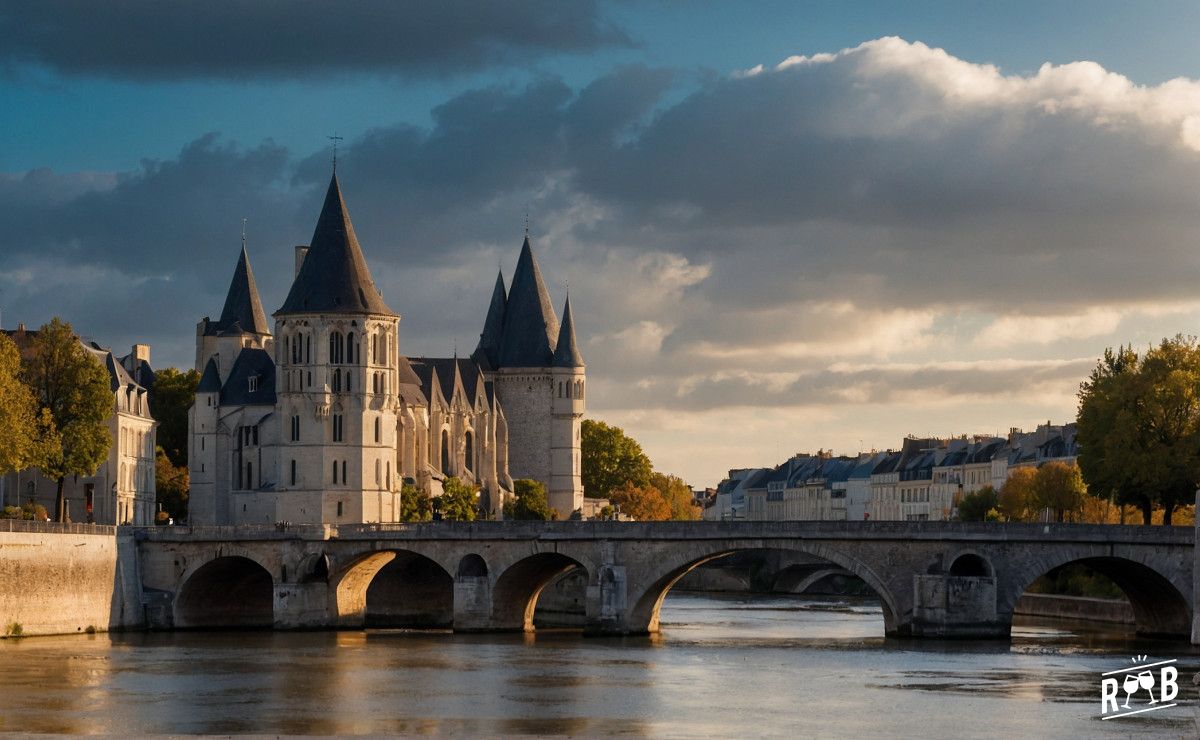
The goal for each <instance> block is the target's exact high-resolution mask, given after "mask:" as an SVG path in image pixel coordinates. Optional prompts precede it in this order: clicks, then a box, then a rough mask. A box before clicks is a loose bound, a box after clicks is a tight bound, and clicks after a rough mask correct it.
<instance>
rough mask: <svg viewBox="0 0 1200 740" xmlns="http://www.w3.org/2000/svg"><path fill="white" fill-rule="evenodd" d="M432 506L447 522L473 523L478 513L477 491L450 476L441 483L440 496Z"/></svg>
mask: <svg viewBox="0 0 1200 740" xmlns="http://www.w3.org/2000/svg"><path fill="white" fill-rule="evenodd" d="M434 506H435V508H436V509H437V510H438V511H440V512H441V513H442V518H443V519H445V520H447V521H452V522H473V521H475V516H476V514H477V513H478V511H479V496H478V491H477V490H476V489H475V488H474V487H472V486H470V485H468V484H466V483H464V482H463V481H461V480H459V479H458V478H457V477H456V476H451V477H450V478H447V479H446V480H445V481H444V482H443V483H442V495H441V496H439V497H438V498H437V501H436V502H435V504H434Z"/></svg>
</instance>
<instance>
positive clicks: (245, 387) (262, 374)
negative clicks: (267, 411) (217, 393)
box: [221, 348, 275, 406]
mask: <svg viewBox="0 0 1200 740" xmlns="http://www.w3.org/2000/svg"><path fill="white" fill-rule="evenodd" d="M255 377H256V378H258V380H257V383H256V386H255V389H254V390H253V391H251V390H250V378H255ZM221 405H222V406H262V405H272V406H273V405H275V361H274V360H272V359H271V355H270V353H268V352H267V351H266V350H262V349H252V348H247V349H243V350H242V351H241V352H239V353H238V356H237V359H236V360H234V362H233V367H232V368H230V370H229V379H228V380H226V381H225V387H224V388H222V389H221Z"/></svg>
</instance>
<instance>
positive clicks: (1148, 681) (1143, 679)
mask: <svg viewBox="0 0 1200 740" xmlns="http://www.w3.org/2000/svg"><path fill="white" fill-rule="evenodd" d="M1137 677H1138V683H1139V684H1140V685H1141V687H1142V688H1143V689H1145V690H1146V692H1147V693H1148V694H1150V703H1151V704H1157V703H1158V699H1155V698H1154V690H1153V689H1154V673H1153V671H1142V672H1141V673H1139V674H1137Z"/></svg>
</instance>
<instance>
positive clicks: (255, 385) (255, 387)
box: [247, 375, 258, 393]
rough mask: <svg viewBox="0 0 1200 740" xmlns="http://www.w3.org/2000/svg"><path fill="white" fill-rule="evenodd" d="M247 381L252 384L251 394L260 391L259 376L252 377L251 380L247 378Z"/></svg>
mask: <svg viewBox="0 0 1200 740" xmlns="http://www.w3.org/2000/svg"><path fill="white" fill-rule="evenodd" d="M247 380H248V382H249V384H250V388H249V391H250V393H254V392H256V391H257V390H258V376H257V375H251V376H250V377H249V378H247Z"/></svg>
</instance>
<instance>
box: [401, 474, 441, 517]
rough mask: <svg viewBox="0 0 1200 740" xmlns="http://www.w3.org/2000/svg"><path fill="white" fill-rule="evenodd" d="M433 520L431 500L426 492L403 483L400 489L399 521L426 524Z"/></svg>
mask: <svg viewBox="0 0 1200 740" xmlns="http://www.w3.org/2000/svg"><path fill="white" fill-rule="evenodd" d="M432 518H433V500H432V499H431V498H430V497H429V492H428V491H422V490H421V489H419V488H417V487H416V486H414V485H412V484H409V483H405V484H404V485H403V486H401V488H400V521H402V522H427V521H429V520H430V519H432Z"/></svg>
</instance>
